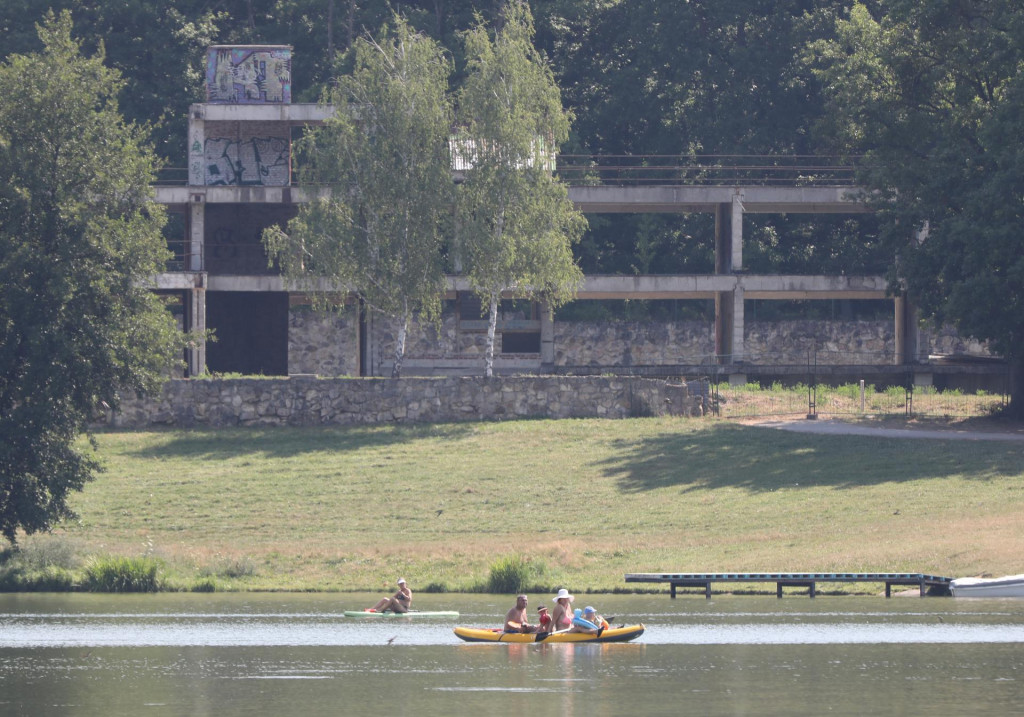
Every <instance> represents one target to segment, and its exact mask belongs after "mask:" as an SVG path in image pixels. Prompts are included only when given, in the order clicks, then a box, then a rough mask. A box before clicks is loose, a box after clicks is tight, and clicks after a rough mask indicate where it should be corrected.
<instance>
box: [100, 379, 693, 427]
mask: <svg viewBox="0 0 1024 717" xmlns="http://www.w3.org/2000/svg"><path fill="white" fill-rule="evenodd" d="M706 394H707V389H706V387H705V386H703V385H701V384H694V385H690V386H688V385H687V384H683V383H679V382H675V383H667V382H665V381H661V380H657V379H646V378H634V377H628V378H619V377H603V376H558V377H556V376H542V377H505V378H492V379H485V378H479V377H460V378H402V379H389V378H369V379H342V378H336V379H317V378H312V377H291V378H286V379H216V380H206V379H197V380H173V381H168V382H167V383H166V384H165V385H164V389H163V392H162V394H161V395H160V397H159V398H156V399H145V398H135V399H131V400H126V401H123V403H122V406H121V410H120V412H119V413H117V414H115V415H112V416H110V417H108V422H109V423H110V424H111V425H114V426H117V427H121V428H142V427H145V426H152V425H170V426H177V427H189V426H259V425H276V426H285V425H288V426H317V425H352V424H373V423H416V422H425V423H444V422H452V421H466V420H496V419H497V420H500V419H514V418H533V417H538V418H591V417H596V418H628V417H634V416H655V415H666V414H670V415H687V416H699V415H702V414H703V412H704V406H705V396H706Z"/></svg>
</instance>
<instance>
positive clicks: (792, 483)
mask: <svg viewBox="0 0 1024 717" xmlns="http://www.w3.org/2000/svg"><path fill="white" fill-rule="evenodd" d="M619 443H620V445H617V446H616V445H615V444H613V448H616V450H615V455H614V457H612V458H609V459H607V460H605V461H603V462H602V463H600V464H598V465H599V467H601V468H602V469H603V470H604V473H605V475H607V476H609V477H617V478H618V485H619V489H620V490H621V491H622V492H624V493H639V492H643V491H649V490H655V489H658V488H666V487H673V486H676V487H679V488H680V489H682V491H683V492H692V491H705V490H715V489H717V488H728V487H731V488H742V489H745V490H748V491H751V492H755V493H757V492H770V491H774V490H777V489H779V488H786V489H787V490H788V489H793V488H795V487H813V486H828V487H832V488H836V489H846V488H857V487H862V486H870V485H879V484H883V483H894V482H905V481H913V480H921V479H929V478H943V477H949V476H954V475H965V476H966V477H968V478H969V479H971V480H988V479H992V478H998V477H1004V476H1020V475H1024V448H1022V447H1021V446H1019V445H1012V444H1005V445H1004V444H998V445H994V444H993V443H991V442H975V441H943V440H909V439H898V438H877V437H872V436H822V435H813V434H797V433H788V432H785V431H778V430H775V429H770V428H757V427H747V426H737V425H729V424H726V425H716V426H713V427H712V428H711V429H709V430H707V431H697V432H686V433H682V432H681V433H678V434H668V433H666V434H660V435H657V436H653V437H651V438H646V439H643V440H641V441H639V442H631V441H621V442H619Z"/></svg>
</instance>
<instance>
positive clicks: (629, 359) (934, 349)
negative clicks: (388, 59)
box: [155, 46, 1002, 386]
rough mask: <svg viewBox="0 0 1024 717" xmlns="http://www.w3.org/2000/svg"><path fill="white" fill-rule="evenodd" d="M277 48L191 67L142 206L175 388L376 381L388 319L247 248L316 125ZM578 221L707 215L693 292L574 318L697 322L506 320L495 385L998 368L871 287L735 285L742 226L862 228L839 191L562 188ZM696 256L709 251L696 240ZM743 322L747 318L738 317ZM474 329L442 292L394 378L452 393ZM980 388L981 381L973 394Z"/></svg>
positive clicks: (741, 275) (273, 213)
mask: <svg viewBox="0 0 1024 717" xmlns="http://www.w3.org/2000/svg"><path fill="white" fill-rule="evenodd" d="M291 62H292V51H291V48H290V47H287V46H231V47H226V46H216V47H211V48H210V49H209V51H208V67H207V101H206V102H204V103H200V104H194V105H192V106H191V108H190V110H189V129H188V152H189V154H188V177H187V180H184V183H182V182H180V181H179V182H178V183H175V182H161V183H160V185H159V186H157V187H156V188H155V194H156V201H157V202H159V203H161V204H163V205H165V206H166V207H167V208H168V210H169V213H170V215H171V217H172V218H173V220H172V222H171V223H170V224H169V226H170V231H169V242H170V245H171V247H172V248H173V249H174V253H175V257H174V261H173V262H172V263H171V264H170V265H169V266H168V268H167V271H166V272H165V273H163V274H161V275H160V276H158V277H157V278H156V285H155V289H156V290H157V291H160V292H162V293H164V294H166V295H167V296H168V297H169V299H171V300H172V301H173V302H176V304H177V306H178V307H179V309H180V312H181V316H182V323H183V326H184V327H185V328H187V329H191V328H199V329H204V328H205V329H212V330H214V331H215V333H216V337H217V340H216V342H213V343H208V344H206V345H201V346H197V347H196V348H194V349H193V350H191V351H190V352H189V354H188V356H187V357H186V358H187V372H186V376H198V375H201V374H204V373H206V372H212V373H232V374H234V373H237V374H246V375H248V374H263V375H267V376H288V375H293V376H294V375H297V374H302V375H311V374H312V375H318V376H388V375H390V371H391V359H390V357H391V354H392V351H393V342H394V332H393V331H392V327H391V326H390V325H389V322H388V321H387V320H382V319H381V317H380V316H376V315H374V314H372V313H369V312H364V311H360V307H359V305H358V302H355V301H351V302H349V303H348V304H347V305H346V306H345V309H344V310H343V311H341V312H340V313H338V314H336V315H330V316H325V315H320V314H317V313H314V312H312V311H311V310H310V309H309V305H308V300H307V298H306V297H305V296H303V295H301V294H298V293H294V292H289V291H288V290H287V288H286V287H285V285H284V283H283V282H282V279H281V277H280V276H279V275H277V273H276V272H275V270H274V269H273V268H272V267H268V262H267V256H266V254H265V252H264V250H263V246H262V244H261V233H262V231H263V229H264V228H265V227H268V226H270V225H272V224H275V223H284V222H286V221H287V220H288V219H290V218H291V217H293V216H295V213H296V210H297V207H298V206H299V205H300V204H301V203H302V202H304V201H306V200H307V198H308V197H309V196H311V193H312V192H313V191H315V188H310V187H302V186H297V185H296V184H295V183H294V181H293V175H292V152H291V150H292V141H293V138H294V137H295V136H297V133H299V132H301V131H302V128H303V127H306V126H309V125H314V124H316V123H319V122H322V121H323V120H324V119H325V118H326V117H327V116H328V113H329V112H330V111H331V110H330V108H329V107H323V106H319V105H316V104H300V103H292V102H291V80H290V74H291ZM569 192H570V197H571V199H572V200H573V201H574V202H575V203H576V205H577V206H578V207H579V208H580V209H581V210H582V211H583V212H584V213H587V214H598V213H623V212H641V213H642V212H658V213H674V214H683V213H691V212H701V213H708V214H711V215H713V216H714V238H713V241H714V252H715V266H714V271H713V272H710V273H708V274H704V275H640V276H635V275H630V276H625V275H617V276H612V275H601V276H595V275H589V276H587V277H586V279H585V282H584V284H583V286H582V287H581V288H580V291H579V293H578V299H577V300H578V301H581V302H585V301H592V300H605V301H609V300H611V301H630V300H638V299H644V300H651V301H661V300H701V301H704V302H706V304H705V305H710V304H712V303H713V306H714V318H713V320H706V321H658V322H652V321H645V322H629V321H604V322H602V321H589V322H588V321H562V320H560V319H559V317H558V316H557V315H556V316H554V317H552V316H550V315H549V312H548V311H546V310H545V307H543V306H540V305H526V306H525V308H524V307H523V305H522V304H519V305H517V306H515V307H514V310H510V311H508V312H506V313H504V314H503V316H502V318H501V321H500V323H499V326H498V333H499V337H498V340H497V345H496V349H495V351H496V356H495V359H496V360H495V371H496V372H498V373H501V374H506V375H508V374H616V373H618V374H630V375H641V376H694V375H700V374H703V375H707V374H709V373H712V374H714V375H715V376H717V377H720V378H722V379H728V380H730V381H733V382H741V381H747V380H751V381H752V380H758V379H764V378H768V377H774V378H780V377H781V378H783V379H784V378H785V377H786V376H787V375H793V376H798V377H800V378H804V377H805V376H806V372H807V370H808V365H809V364H810V363H812V362H813V363H814V364H815V367H816V368H815V370H816V371H817V372H818V377H819V380H822V381H827V382H831V380H832V379H834V380H836V381H841V380H856V379H862V378H869V379H872V380H875V381H877V382H890V383H904V384H909V383H917V384H932V383H934V384H935V385H939V386H943V385H944V382H952V381H954V380H962V379H965V378H969V377H970V376H971V375H974V377H975V380H976V381H977V380H983V379H984V374H986V373H988V374H991V375H994V374H995V373H997V372H1001V371H1002V369H1001V368H998V369H997V368H996V367H995V366H994V365H992V364H990V363H987V362H985V361H977V362H961V363H959V364H955V363H951V362H949V361H941V360H935V359H934V356H935V355H938V354H946V355H949V354H956V355H964V356H976V357H979V358H984V357H988V354H987V351H986V348H985V347H984V346H982V345H980V344H978V343H977V342H970V341H966V340H963V339H961V338H959V337H957V336H955V334H950V333H947V332H940V331H931V332H922V330H921V329H920V328H919V326H918V322H917V320H916V317H915V313H914V309H913V306H912V305H911V304H910V303H909V302H908V301H906V300H905V299H904V298H902V297H895V298H893V297H889V296H887V292H886V282H885V279H884V278H883V277H882V276H878V275H858V274H857V267H849V271H848V272H847V273H846V274H844V275H841V276H839V275H836V276H825V275H818V276H793V275H772V274H752V273H748V272H747V271H745V270H744V263H743V248H744V217H745V216H747V215H750V214H754V213H806V214H825V213H831V214H857V213H863V212H866V211H868V210H867V208H866V207H865V206H864V205H863V204H862V203H861V202H859V201H858V200H857V198H856V196H857V195H856V192H855V188H854V187H851V186H849V185H832V186H830V185H829V184H828V183H827V182H823V183H798V182H793V183H790V184H788V185H779V184H759V183H757V182H756V181H744V182H743V183H736V184H728V183H722V182H718V183H713V184H701V183H685V182H665V183H643V184H636V183H633V184H627V183H617V182H615V181H609V182H606V183H602V184H597V185H594V184H590V185H587V186H571V187H570V189H569ZM709 240H710V237H709ZM774 300H802V301H809V300H822V301H825V300H833V301H834V300H853V301H860V300H873V301H879V300H884V301H888V302H891V305H892V311H891V315H890V316H889V317H888V318H886V319H885V320H883V321H827V320H817V321H799V322H783V323H777V322H776V323H772V322H764V321H758V320H745V316H746V315H745V308H746V307H747V306H749V305H750V302H752V301H774ZM752 318H753V317H752ZM485 328H486V322H485V321H484V320H482V319H481V314H480V310H479V301H478V300H477V299H476V298H475V297H474V296H473V295H472V294H471V293H470V292H468V291H466V286H465V284H464V282H462V281H461V280H460V277H458V276H452V277H449V289H448V293H447V296H446V302H445V311H444V316H443V321H442V325H441V327H440V329H439V330H438V329H435V327H433V326H428V327H413V329H412V331H411V332H410V337H409V341H408V344H407V354H406V355H407V358H406V361H405V367H404V372H403V373H404V375H421V376H441V375H446V376H465V375H479V374H480V373H482V371H483V360H482V354H483V339H484V331H485ZM979 377H980V378H979Z"/></svg>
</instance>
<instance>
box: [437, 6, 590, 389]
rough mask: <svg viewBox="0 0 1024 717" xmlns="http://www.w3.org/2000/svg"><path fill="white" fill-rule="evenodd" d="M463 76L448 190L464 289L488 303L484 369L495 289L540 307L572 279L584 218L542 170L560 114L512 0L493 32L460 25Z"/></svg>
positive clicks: (529, 29)
mask: <svg viewBox="0 0 1024 717" xmlns="http://www.w3.org/2000/svg"><path fill="white" fill-rule="evenodd" d="M466 54H467V56H468V58H469V67H468V70H469V75H468V77H467V79H466V83H465V85H464V86H463V88H462V91H461V92H460V94H459V113H460V117H461V123H462V125H463V126H464V131H463V134H462V135H461V136H460V137H459V138H458V139H457V140H456V144H457V147H458V152H457V156H458V157H459V158H460V160H461V161H463V162H465V163H466V165H467V166H466V167H465V168H464V179H463V181H462V182H461V185H460V186H459V187H458V190H457V192H456V197H457V199H456V216H457V241H456V246H457V248H456V251H457V253H458V256H459V258H460V259H461V260H462V261H463V262H464V267H465V272H466V277H467V279H468V280H469V283H470V286H471V287H472V288H473V291H474V292H475V293H476V294H478V295H479V296H480V298H481V303H486V305H487V307H488V311H489V313H488V324H487V345H486V354H485V375H486V376H491V375H493V371H494V334H495V330H496V327H497V317H498V306H499V303H500V301H501V299H502V297H503V296H510V297H514V298H531V299H534V298H543V299H545V300H546V302H547V304H548V308H549V310H553V309H555V308H557V307H558V306H560V305H561V304H563V303H565V302H566V301H569V300H571V299H572V298H573V297H574V295H575V292H576V288H577V287H578V286H579V284H580V282H581V281H582V276H583V275H582V272H581V271H580V269H579V267H578V266H577V265H576V263H575V261H574V259H573V255H572V244H573V243H574V242H576V241H578V240H579V238H580V236H581V235H582V234H583V231H584V228H585V226H586V220H585V219H584V218H583V215H582V214H581V213H580V212H578V211H577V210H576V209H575V208H574V207H573V205H572V202H571V201H570V200H569V196H568V192H567V190H566V188H565V187H564V186H563V185H562V184H561V183H560V182H559V181H558V180H557V179H556V178H555V177H554V176H553V175H552V171H551V170H552V169H553V164H554V153H555V152H556V148H557V147H558V146H559V145H561V144H562V143H563V142H564V141H565V140H566V138H567V137H568V134H569V122H570V115H569V113H568V112H566V111H565V110H564V109H563V108H562V100H561V94H560V92H559V89H558V86H557V85H556V84H555V81H554V77H553V76H552V74H551V70H550V69H549V68H548V66H547V65H546V64H545V63H544V61H543V60H542V58H541V57H540V55H539V53H538V52H537V50H536V49H535V48H534V46H533V19H532V17H531V15H530V9H529V7H528V6H527V4H526V3H525V2H523V1H522V0H510V2H509V3H508V4H506V5H505V7H504V18H503V25H502V26H501V28H500V29H498V30H497V31H496V32H495V33H494V34H493V36H492V35H491V34H490V33H489V32H488V30H487V28H486V27H485V26H484V25H483V23H482V22H480V23H478V24H477V26H476V27H475V28H473V29H471V30H470V31H468V32H467V33H466Z"/></svg>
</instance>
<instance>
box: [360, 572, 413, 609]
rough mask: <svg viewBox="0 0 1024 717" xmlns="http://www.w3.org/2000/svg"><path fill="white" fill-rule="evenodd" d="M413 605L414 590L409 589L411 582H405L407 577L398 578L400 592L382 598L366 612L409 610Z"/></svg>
mask: <svg viewBox="0 0 1024 717" xmlns="http://www.w3.org/2000/svg"><path fill="white" fill-rule="evenodd" d="M410 607H412V590H410V589H409V584H408V583H406V582H405V578H398V592H396V593H395V594H394V595H392V596H391V597H383V598H381V599H380V600H379V601H378V602H377V604H376V605H374V606H373V607H371V608H369V609H368V610H367V611H366V612H387V611H388V610H391V611H392V612H398V613H402V612H409V608H410Z"/></svg>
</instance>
